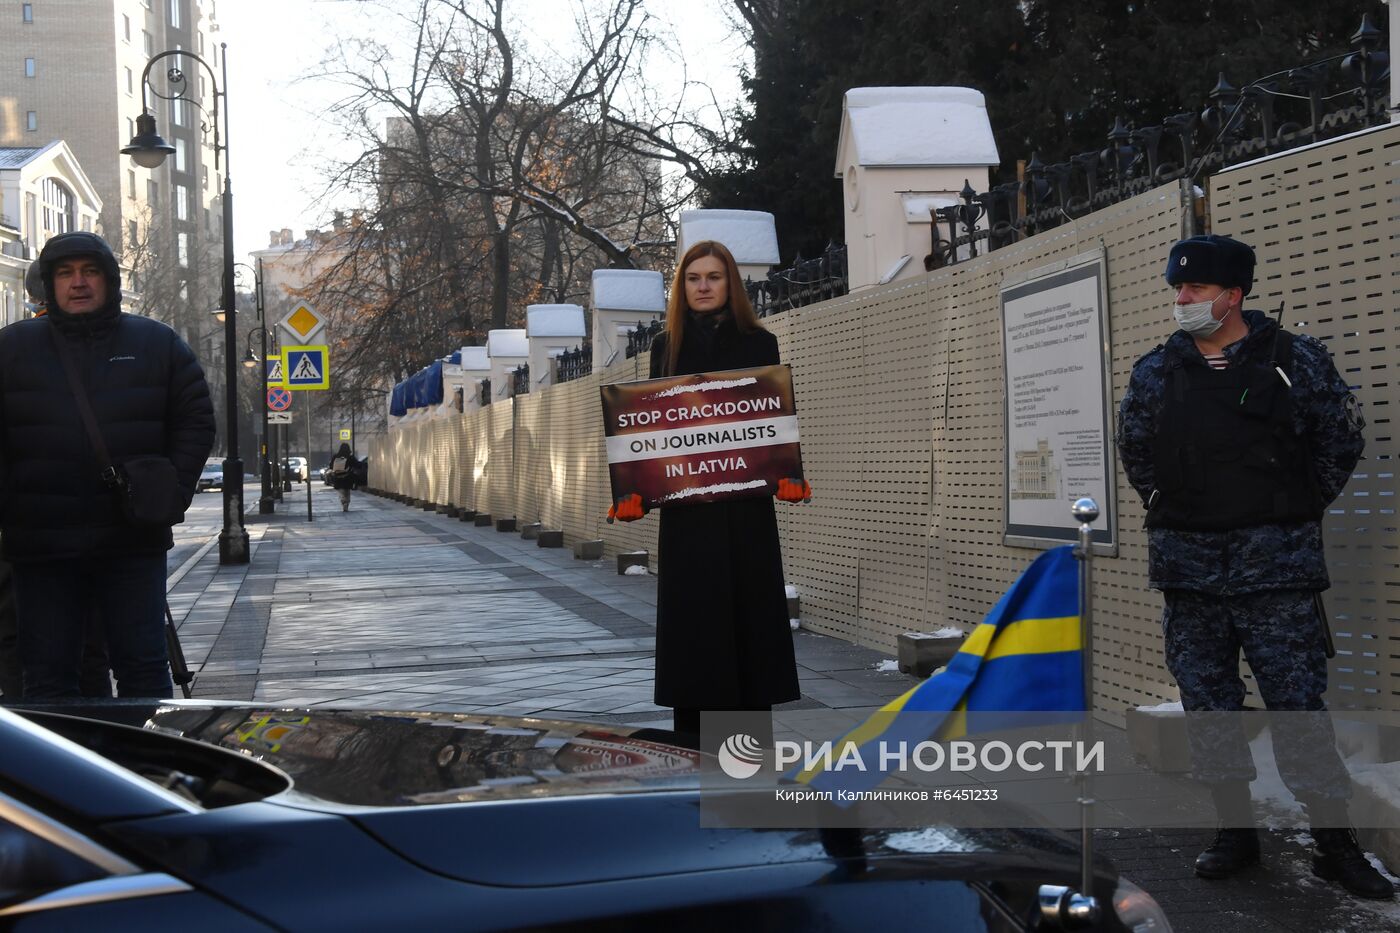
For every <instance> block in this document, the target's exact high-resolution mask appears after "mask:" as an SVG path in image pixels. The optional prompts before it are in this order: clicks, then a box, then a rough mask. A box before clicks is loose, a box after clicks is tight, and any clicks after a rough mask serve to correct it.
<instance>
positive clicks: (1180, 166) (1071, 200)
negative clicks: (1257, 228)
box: [924, 15, 1390, 269]
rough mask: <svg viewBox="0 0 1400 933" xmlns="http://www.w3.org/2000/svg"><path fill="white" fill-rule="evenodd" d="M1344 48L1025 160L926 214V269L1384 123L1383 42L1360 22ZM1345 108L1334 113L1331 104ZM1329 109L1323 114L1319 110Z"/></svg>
mask: <svg viewBox="0 0 1400 933" xmlns="http://www.w3.org/2000/svg"><path fill="white" fill-rule="evenodd" d="M1351 44H1352V51H1351V52H1349V53H1346V54H1342V55H1334V56H1331V57H1329V58H1324V59H1321V60H1319V61H1316V62H1313V63H1311V64H1307V65H1301V66H1299V67H1297V68H1292V69H1288V70H1286V71H1281V72H1277V73H1275V74H1271V75H1266V76H1264V77H1262V78H1258V79H1256V80H1254V81H1251V82H1250V83H1249V84H1247V85H1246V86H1245V87H1243V88H1236V87H1234V86H1233V85H1231V84H1230V82H1229V81H1228V80H1227V79H1226V77H1225V75H1224V74H1221V75H1220V78H1219V80H1218V81H1217V82H1216V85H1215V87H1214V88H1213V89H1212V90H1211V91H1210V93H1209V94H1208V95H1207V97H1208V103H1207V104H1206V107H1205V109H1204V110H1203V111H1202V112H1201V113H1199V114H1197V113H1194V112H1188V113H1177V114H1173V115H1171V116H1169V117H1167V118H1166V119H1164V120H1163V121H1162V123H1161V124H1160V125H1157V126H1145V127H1140V128H1130V127H1128V126H1125V125H1124V123H1123V120H1122V119H1121V118H1120V119H1118V120H1116V121H1115V122H1114V125H1113V128H1112V129H1111V130H1109V132H1108V137H1107V143H1108V145H1107V146H1106V148H1104V149H1103V150H1101V151H1096V152H1081V153H1079V154H1078V155H1075V156H1071V157H1070V158H1069V159H1068V160H1066V161H1063V162H1055V163H1052V164H1049V165H1047V164H1045V163H1044V162H1042V161H1041V160H1040V158H1039V156H1037V155H1036V154H1034V153H1032V155H1031V159H1030V162H1029V163H1027V164H1026V169H1025V177H1024V178H1023V179H1022V180H1019V181H1013V182H1008V183H1006V184H1002V185H997V186H996V187H994V188H993V189H992V190H991V191H986V192H983V193H980V194H979V193H977V192H975V191H973V189H972V186H971V185H970V184H964V185H963V190H962V191H961V192H960V197H961V199H962V203H960V204H953V205H949V206H947V207H941V208H935V209H934V211H933V217H932V218H931V223H930V227H931V239H932V251H931V252H930V253H929V255H928V256H927V257H925V259H924V267H925V268H926V269H937V268H940V267H942V266H946V265H949V264H951V263H954V262H959V261H962V260H964V259H970V258H972V257H974V256H976V255H977V254H978V251H979V249H980V250H995V249H999V248H1001V247H1003V246H1009V245H1011V244H1012V243H1015V242H1017V241H1018V240H1020V239H1022V238H1024V237H1028V236H1031V235H1033V234H1036V233H1039V232H1042V231H1044V230H1049V229H1051V228H1053V227H1056V226H1059V225H1060V224H1062V223H1065V222H1066V221H1071V220H1075V219H1077V218H1079V217H1082V216H1084V215H1085V214H1088V213H1090V212H1091V211H1095V210H1098V209H1100V208H1102V207H1106V206H1108V205H1110V204H1113V203H1116V202H1118V201H1122V200H1126V199H1128V198H1131V197H1134V196H1135V195H1138V194H1141V193H1142V192H1144V191H1147V190H1148V189H1150V188H1155V187H1157V186H1159V185H1163V184H1168V183H1170V182H1173V181H1175V182H1180V183H1182V184H1191V185H1194V184H1195V183H1196V181H1197V180H1198V179H1200V178H1202V177H1204V176H1205V175H1206V174H1209V173H1211V172H1214V171H1218V170H1220V169H1222V168H1225V167H1227V166H1230V165H1235V164H1238V163H1240V162H1244V161H1247V160H1249V159H1253V158H1257V157H1259V156H1263V155H1269V154H1272V153H1275V152H1283V151H1285V150H1288V149H1292V148H1295V147H1297V146H1300V145H1306V144H1308V143H1314V142H1317V141H1319V140H1323V139H1330V138H1332V137H1334V136H1340V135H1342V134H1345V133H1350V132H1353V131H1356V130H1360V129H1365V128H1366V127H1368V126H1372V125H1375V124H1378V123H1384V122H1386V121H1387V120H1388V119H1389V114H1388V110H1387V99H1386V98H1387V95H1388V87H1389V80H1390V57H1389V55H1388V54H1387V53H1386V52H1384V51H1381V46H1382V45H1383V44H1384V36H1383V34H1382V33H1381V31H1380V30H1378V29H1376V27H1375V26H1374V25H1373V24H1372V23H1371V18H1370V16H1369V15H1366V16H1363V17H1362V20H1361V26H1360V27H1359V28H1358V29H1357V31H1356V33H1355V34H1354V35H1352V37H1351ZM1338 100H1342V101H1350V103H1346V104H1345V105H1344V106H1340V107H1336V106H1335V105H1334V102H1336V101H1338ZM1329 108H1332V109H1329Z"/></svg>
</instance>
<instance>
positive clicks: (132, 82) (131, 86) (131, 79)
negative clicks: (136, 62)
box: [124, 68, 136, 94]
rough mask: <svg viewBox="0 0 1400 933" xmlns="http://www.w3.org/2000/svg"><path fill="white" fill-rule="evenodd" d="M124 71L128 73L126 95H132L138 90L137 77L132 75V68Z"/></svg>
mask: <svg viewBox="0 0 1400 933" xmlns="http://www.w3.org/2000/svg"><path fill="white" fill-rule="evenodd" d="M124 70H125V71H126V93H127V94H131V93H132V92H133V91H135V90H136V75H134V74H132V73H131V69H130V68H127V69H124Z"/></svg>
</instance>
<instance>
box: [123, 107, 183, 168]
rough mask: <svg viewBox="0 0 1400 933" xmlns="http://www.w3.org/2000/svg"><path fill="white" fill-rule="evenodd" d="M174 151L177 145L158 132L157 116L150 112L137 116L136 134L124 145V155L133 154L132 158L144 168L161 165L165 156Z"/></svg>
mask: <svg viewBox="0 0 1400 933" xmlns="http://www.w3.org/2000/svg"><path fill="white" fill-rule="evenodd" d="M174 151H175V147H174V146H172V145H170V144H169V143H168V142H166V141H165V140H164V139H162V138H161V136H160V134H159V133H157V132H156V118H155V117H154V116H153V115H152V114H149V113H143V114H141V116H139V117H137V118H136V135H135V136H133V137H131V142H130V143H129V144H128V145H126V146H123V147H122V155H129V156H131V160H132V161H133V162H135V163H136V164H137V165H139V166H141V167H142V168H157V167H159V166H160V164H161V163H162V162H164V161H165V157H166V156H168V155H170V153H172V152H174Z"/></svg>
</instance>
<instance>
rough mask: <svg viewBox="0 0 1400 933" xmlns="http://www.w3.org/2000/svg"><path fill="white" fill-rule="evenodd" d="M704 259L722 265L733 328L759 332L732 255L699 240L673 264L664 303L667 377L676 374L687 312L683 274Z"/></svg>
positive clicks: (711, 242)
mask: <svg viewBox="0 0 1400 933" xmlns="http://www.w3.org/2000/svg"><path fill="white" fill-rule="evenodd" d="M705 256H715V257H717V258H718V259H719V260H720V261H721V262H723V263H724V268H725V271H726V273H727V274H728V279H729V295H728V298H727V299H726V303H727V304H728V307H729V313H730V314H732V315H734V326H735V327H737V328H738V329H739V331H740V332H741V333H745V334H748V333H752V332H754V331H756V330H762V329H763V325H762V324H760V323H758V315H756V314H754V313H753V305H752V304H751V303H750V302H749V293H748V292H747V291H745V290H744V280H743V279H742V278H740V277H739V264H738V263H737V262H735V261H734V254H733V253H731V252H729V249H728V248H727V247H726V246H725V245H724V244H723V243H720V242H719V241H717V240H701V241H700V242H699V243H696V244H695V245H694V246H692V247H690V249H688V250H686V251H685V255H684V256H682V257H681V261H680V262H678V263H676V274H675V277H674V278H672V279H671V296H670V297H669V298H668V299H667V300H666V372H665V375H667V376H670V375H674V374H675V372H676V364H677V362H678V361H679V360H680V356H681V341H682V340H684V339H685V315H686V312H687V311H689V310H690V306H689V305H687V304H686V301H685V270H686V269H688V268H690V264H691V263H692V262H694V261H695V260H697V259H701V258H703V257H705Z"/></svg>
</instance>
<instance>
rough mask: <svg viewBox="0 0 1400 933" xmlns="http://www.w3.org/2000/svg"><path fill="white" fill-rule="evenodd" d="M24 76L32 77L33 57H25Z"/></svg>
mask: <svg viewBox="0 0 1400 933" xmlns="http://www.w3.org/2000/svg"><path fill="white" fill-rule="evenodd" d="M24 76H25V77H26V78H32V77H34V59H32V58H26V59H25V60H24Z"/></svg>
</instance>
